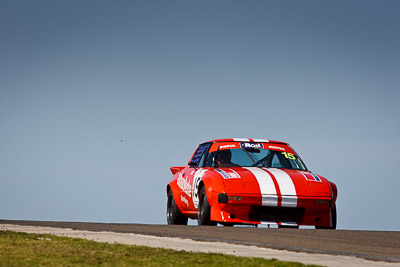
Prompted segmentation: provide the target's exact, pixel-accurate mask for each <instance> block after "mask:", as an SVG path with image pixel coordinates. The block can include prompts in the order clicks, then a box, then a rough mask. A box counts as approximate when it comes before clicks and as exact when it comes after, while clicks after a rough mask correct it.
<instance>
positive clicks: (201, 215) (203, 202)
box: [197, 186, 217, 225]
mask: <svg viewBox="0 0 400 267" xmlns="http://www.w3.org/2000/svg"><path fill="white" fill-rule="evenodd" d="M210 215H211V206H210V204H209V203H208V200H207V194H206V190H205V188H204V186H203V187H202V188H201V189H200V193H199V207H198V210H197V223H198V225H217V222H214V221H211V220H210Z"/></svg>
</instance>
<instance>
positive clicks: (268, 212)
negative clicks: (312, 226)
mask: <svg viewBox="0 0 400 267" xmlns="http://www.w3.org/2000/svg"><path fill="white" fill-rule="evenodd" d="M303 214H304V208H287V207H264V206H252V207H251V209H250V213H249V218H250V220H252V221H273V222H300V221H301V218H302V217H303Z"/></svg>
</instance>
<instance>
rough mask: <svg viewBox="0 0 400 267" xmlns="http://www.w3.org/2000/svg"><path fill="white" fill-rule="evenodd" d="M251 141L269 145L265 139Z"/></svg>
mask: <svg viewBox="0 0 400 267" xmlns="http://www.w3.org/2000/svg"><path fill="white" fill-rule="evenodd" d="M253 140H254V142H256V143H269V140H267V139H253Z"/></svg>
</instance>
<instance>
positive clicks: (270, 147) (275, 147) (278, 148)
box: [268, 146, 285, 151]
mask: <svg viewBox="0 0 400 267" xmlns="http://www.w3.org/2000/svg"><path fill="white" fill-rule="evenodd" d="M268 149H275V150H282V151H285V149H284V148H283V147H279V146H269V147H268Z"/></svg>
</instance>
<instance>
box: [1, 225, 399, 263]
mask: <svg viewBox="0 0 400 267" xmlns="http://www.w3.org/2000/svg"><path fill="white" fill-rule="evenodd" d="M0 231H15V232H26V233H36V234H52V235H56V236H66V237H73V238H83V239H88V240H92V241H96V242H105V243H111V244H113V243H120V244H126V245H137V246H148V247H158V248H168V249H174V250H184V251H189V252H206V253H210V252H212V253H223V254H226V255H234V256H243V257H256V258H265V259H272V258H275V259H278V260H281V261H295V262H302V263H305V264H318V265H325V266H332V267H347V266H348V267H350V266H351V267H353V266H372V267H375V266H376V267H378V266H382V267H384V266H386V267H390V266H393V267H395V266H399V267H400V263H389V262H381V261H369V260H365V259H360V258H356V257H348V256H335V255H327V254H311V253H303V252H291V251H285V250H275V249H269V248H260V247H256V246H245V245H234V244H229V243H223V242H202V241H194V240H191V239H182V238H170V237H156V236H148V235H138V234H125V233H114V232H91V231H83V230H72V229H66V228H52V227H37V226H19V225H8V224H0Z"/></svg>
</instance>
